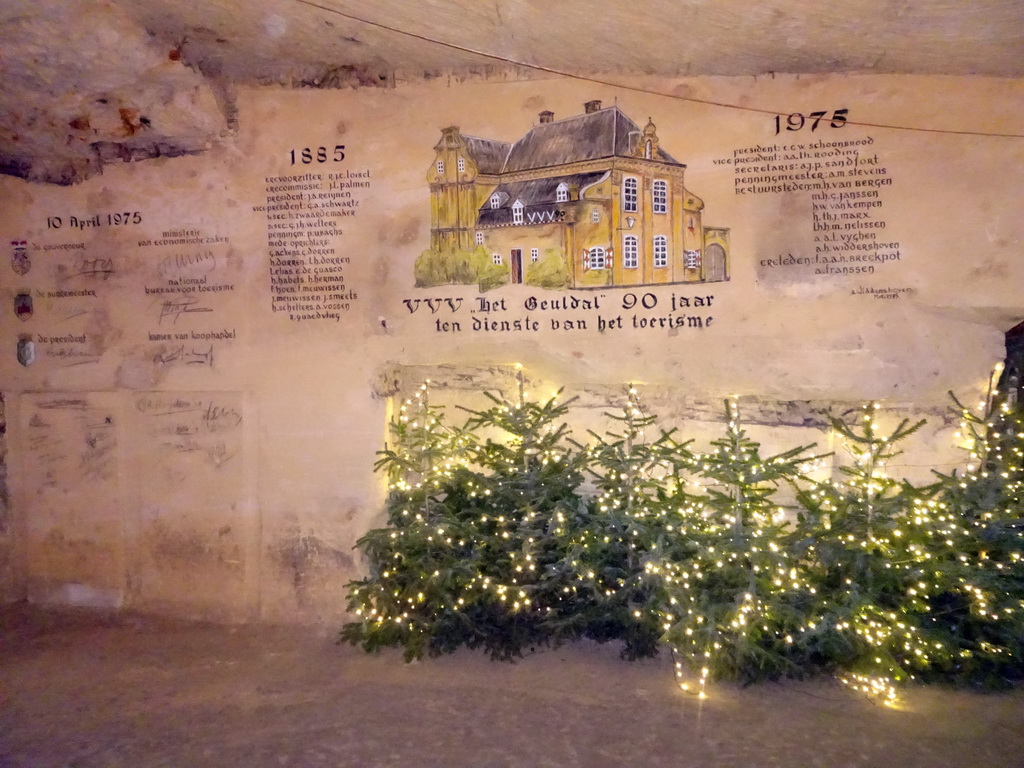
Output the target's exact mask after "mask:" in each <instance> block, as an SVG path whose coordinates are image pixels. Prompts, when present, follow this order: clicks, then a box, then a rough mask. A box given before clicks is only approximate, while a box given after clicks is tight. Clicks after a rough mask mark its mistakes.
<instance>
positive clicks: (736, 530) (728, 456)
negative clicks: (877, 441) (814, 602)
mask: <svg viewBox="0 0 1024 768" xmlns="http://www.w3.org/2000/svg"><path fill="white" fill-rule="evenodd" d="M726 421H727V428H726V434H725V436H724V437H722V438H719V439H717V440H715V441H713V443H712V445H713V450H711V451H710V452H708V453H706V454H700V455H698V456H697V457H696V463H695V470H696V472H697V474H698V476H699V477H700V479H701V484H702V485H704V486H705V492H704V495H703V498H702V499H701V500H700V502H701V503H700V504H698V505H690V506H688V507H685V508H684V509H683V510H682V511H683V513H684V516H685V518H686V519H687V523H686V524H684V525H682V526H680V535H681V536H684V537H685V538H686V539H687V540H689V541H690V542H692V544H693V546H694V551H693V553H692V554H691V555H690V556H689V557H688V558H687V559H685V560H676V561H665V562H664V563H663V564H661V566H660V568H659V570H660V571H662V572H663V578H664V581H665V585H666V593H667V595H668V598H669V599H668V604H667V605H666V606H664V608H663V620H664V625H665V626H666V627H667V631H666V634H665V638H666V640H667V641H668V643H669V644H670V645H671V647H672V649H673V651H674V652H675V653H676V654H677V656H678V657H679V659H680V660H679V661H677V666H676V669H677V674H678V675H679V676H680V677H682V676H683V664H684V663H685V664H687V665H688V666H689V668H690V669H691V670H693V671H695V672H696V673H697V676H698V683H697V688H698V694H699V695H701V696H703V695H704V686H705V684H706V682H707V680H708V679H709V678H711V679H736V680H741V681H744V682H750V681H753V680H758V679H765V678H775V677H778V676H780V675H790V674H796V673H798V672H799V670H798V668H797V667H796V666H795V664H794V663H793V661H792V660H791V658H790V655H791V648H790V646H791V644H792V633H793V632H795V631H796V629H797V626H798V625H799V623H800V617H801V613H800V611H801V605H800V602H801V597H802V596H803V595H804V594H805V592H806V590H807V582H806V579H805V576H804V573H803V563H802V562H800V560H799V559H798V558H795V557H794V556H793V555H792V554H791V552H790V541H789V535H788V528H787V524H786V521H785V519H784V511H783V509H782V508H781V507H780V506H779V505H778V504H777V503H776V495H777V493H778V492H779V490H780V488H781V487H782V486H784V485H786V484H789V483H792V482H795V480H796V479H797V478H798V477H799V476H800V473H801V467H803V466H804V465H806V464H807V463H808V462H811V461H813V460H814V459H815V458H816V457H813V456H808V455H807V453H806V452H807V450H808V449H809V448H810V447H811V446H801V447H798V448H794V449H791V450H788V451H784V452H782V453H779V454H777V455H774V456H770V457H765V458H762V456H761V455H760V444H759V443H757V442H755V441H754V440H752V439H750V438H749V437H748V436H747V434H746V430H745V429H744V428H743V426H742V424H741V422H740V415H739V408H738V405H737V403H736V400H735V398H734V399H731V400H728V401H726ZM681 685H682V686H683V687H684V689H688V688H689V684H688V683H681Z"/></svg>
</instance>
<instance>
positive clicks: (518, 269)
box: [508, 248, 523, 283]
mask: <svg viewBox="0 0 1024 768" xmlns="http://www.w3.org/2000/svg"><path fill="white" fill-rule="evenodd" d="M508 264H509V279H510V280H511V281H512V282H513V283H521V282H523V249H522V248H513V249H512V250H511V252H510V253H509V261H508Z"/></svg>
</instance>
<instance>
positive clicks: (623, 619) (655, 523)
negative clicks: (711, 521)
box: [560, 385, 693, 659]
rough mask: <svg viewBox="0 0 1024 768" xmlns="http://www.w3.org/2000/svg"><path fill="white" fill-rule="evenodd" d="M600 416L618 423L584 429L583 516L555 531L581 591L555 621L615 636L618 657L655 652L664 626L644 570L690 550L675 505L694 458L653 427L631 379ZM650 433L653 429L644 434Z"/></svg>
mask: <svg viewBox="0 0 1024 768" xmlns="http://www.w3.org/2000/svg"><path fill="white" fill-rule="evenodd" d="M605 415H606V416H607V417H608V418H609V419H611V420H613V421H614V422H615V423H616V425H617V426H616V427H614V428H613V430H610V431H608V432H606V433H605V434H603V435H602V434H598V433H596V432H591V433H590V434H591V437H592V438H593V440H592V443H591V445H590V446H589V448H588V449H587V454H586V455H587V459H588V464H587V468H588V471H589V472H590V473H591V474H592V475H593V477H594V479H595V483H596V488H597V495H596V497H595V498H594V499H592V500H591V502H590V505H589V514H588V515H587V516H586V517H584V518H581V519H579V520H578V521H577V522H578V524H577V525H576V526H575V528H573V529H571V530H564V533H563V535H562V536H561V537H560V538H561V541H562V543H561V548H562V549H563V550H564V551H565V553H566V561H567V563H566V564H567V565H568V567H569V568H570V569H571V571H572V572H573V573H574V575H575V581H576V585H575V586H576V589H577V594H579V595H581V596H585V599H580V600H578V601H577V603H576V608H577V610H576V611H574V612H573V613H572V614H569V615H566V616H563V617H562V619H561V625H562V626H563V627H569V628H571V629H570V630H569V631H568V634H570V635H571V634H576V635H580V636H585V637H590V638H593V639H596V640H599V641H607V640H622V641H623V642H624V649H623V655H624V656H625V657H627V658H631V659H632V658H639V657H643V656H651V655H654V654H656V653H657V651H658V645H659V640H660V638H661V635H662V633H663V631H664V630H663V627H662V626H661V625H662V621H661V618H660V615H659V614H660V610H659V608H660V605H661V603H662V602H663V601H664V599H665V598H664V594H663V590H662V588H661V586H662V585H661V580H660V579H658V578H656V577H655V576H653V575H652V574H651V572H650V570H649V569H650V568H651V567H652V564H654V563H657V562H661V561H663V560H665V559H669V560H678V559H682V558H685V557H687V556H688V554H689V552H688V550H689V544H688V542H685V541H684V540H683V539H682V538H681V537H680V536H679V534H678V530H677V526H678V519H677V518H678V513H677V509H678V507H679V506H680V505H681V504H685V503H686V502H685V499H686V493H685V481H684V480H683V477H682V472H683V470H684V469H685V468H687V467H689V466H690V465H691V464H692V461H693V456H692V454H691V453H690V451H689V450H688V448H687V446H686V445H685V444H680V443H678V442H677V441H676V440H675V439H674V438H673V433H672V432H666V431H664V430H657V429H656V426H655V424H656V421H657V419H656V418H655V417H654V416H652V415H650V414H648V413H647V412H646V410H645V409H644V407H643V404H642V403H641V400H640V396H639V393H638V392H637V390H636V388H635V387H633V386H632V385H630V386H628V387H627V388H626V402H625V404H624V406H623V409H622V412H621V413H618V414H615V413H606V414H605ZM649 432H651V433H654V432H658V435H657V437H656V438H655V439H654V440H648V437H647V435H648V433H649Z"/></svg>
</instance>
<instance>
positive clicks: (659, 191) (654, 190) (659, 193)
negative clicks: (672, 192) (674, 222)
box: [651, 179, 668, 213]
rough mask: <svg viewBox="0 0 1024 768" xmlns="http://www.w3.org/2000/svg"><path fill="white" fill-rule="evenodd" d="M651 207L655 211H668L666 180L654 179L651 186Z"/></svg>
mask: <svg viewBox="0 0 1024 768" xmlns="http://www.w3.org/2000/svg"><path fill="white" fill-rule="evenodd" d="M651 207H652V208H653V209H654V212H655V213H668V182H667V181H665V180H664V179H655V180H654V184H653V185H652V186H651Z"/></svg>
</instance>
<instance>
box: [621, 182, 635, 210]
mask: <svg viewBox="0 0 1024 768" xmlns="http://www.w3.org/2000/svg"><path fill="white" fill-rule="evenodd" d="M637 200H638V197H637V184H636V177H634V176H627V177H626V178H625V179H623V180H622V210H624V211H626V212H627V213H636V210H637Z"/></svg>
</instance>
